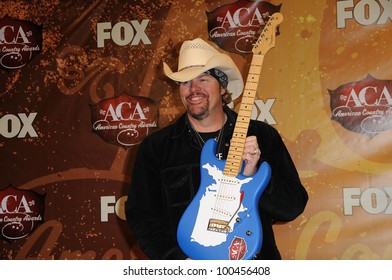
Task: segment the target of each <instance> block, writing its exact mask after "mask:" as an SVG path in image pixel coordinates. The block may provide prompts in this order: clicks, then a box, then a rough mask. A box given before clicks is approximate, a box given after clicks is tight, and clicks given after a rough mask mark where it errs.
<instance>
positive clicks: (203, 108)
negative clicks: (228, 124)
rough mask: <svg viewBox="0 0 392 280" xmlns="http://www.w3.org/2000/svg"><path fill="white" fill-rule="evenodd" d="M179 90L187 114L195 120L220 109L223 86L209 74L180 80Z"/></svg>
mask: <svg viewBox="0 0 392 280" xmlns="http://www.w3.org/2000/svg"><path fill="white" fill-rule="evenodd" d="M179 91H180V97H181V101H182V103H183V104H184V106H185V108H186V110H187V111H188V114H190V115H191V116H192V117H193V118H195V119H197V120H203V119H205V118H207V117H208V116H209V115H210V114H211V113H213V112H214V110H222V94H223V93H224V88H223V87H222V86H221V85H220V84H219V82H218V80H216V79H215V78H214V77H212V76H210V75H207V74H204V73H203V74H200V75H199V76H198V77H196V78H194V79H193V80H191V81H188V82H181V83H180V88H179Z"/></svg>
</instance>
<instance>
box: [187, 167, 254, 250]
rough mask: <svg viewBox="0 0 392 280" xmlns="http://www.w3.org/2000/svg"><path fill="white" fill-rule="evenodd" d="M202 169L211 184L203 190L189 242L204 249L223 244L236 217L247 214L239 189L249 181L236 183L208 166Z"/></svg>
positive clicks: (236, 180) (231, 178)
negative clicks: (204, 247) (210, 178)
mask: <svg viewBox="0 0 392 280" xmlns="http://www.w3.org/2000/svg"><path fill="white" fill-rule="evenodd" d="M202 168H203V169H205V170H206V171H207V172H208V176H211V177H212V178H213V181H214V182H213V183H212V184H211V185H209V186H208V187H207V188H206V189H205V192H204V194H203V195H202V197H201V199H200V207H199V210H198V213H197V219H196V222H195V226H194V228H193V231H192V236H191V240H192V241H194V242H197V243H199V244H201V245H203V246H216V245H219V244H221V243H223V242H225V241H226V238H227V233H230V232H232V230H233V228H234V223H235V222H236V220H238V213H239V212H243V211H246V208H245V207H244V205H243V204H242V199H241V197H242V196H243V195H244V194H243V193H242V194H241V186H242V184H244V183H248V182H249V181H251V180H252V178H246V179H243V180H239V179H237V178H233V177H227V176H225V175H223V172H222V170H219V169H218V167H216V166H211V165H210V164H209V163H206V164H204V165H203V166H202ZM206 171H204V172H206ZM202 176H203V175H202ZM205 176H207V175H205Z"/></svg>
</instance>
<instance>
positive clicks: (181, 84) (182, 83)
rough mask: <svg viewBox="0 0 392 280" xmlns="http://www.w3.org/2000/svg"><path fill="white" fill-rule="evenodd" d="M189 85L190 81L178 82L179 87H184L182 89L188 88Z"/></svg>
mask: <svg viewBox="0 0 392 280" xmlns="http://www.w3.org/2000/svg"><path fill="white" fill-rule="evenodd" d="M190 84H191V82H190V81H186V82H180V86H184V87H186V86H189V85H190Z"/></svg>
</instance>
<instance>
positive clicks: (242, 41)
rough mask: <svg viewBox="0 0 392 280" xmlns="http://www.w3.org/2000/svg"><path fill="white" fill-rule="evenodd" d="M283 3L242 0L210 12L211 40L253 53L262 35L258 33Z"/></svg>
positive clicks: (235, 49) (228, 48)
mask: <svg viewBox="0 0 392 280" xmlns="http://www.w3.org/2000/svg"><path fill="white" fill-rule="evenodd" d="M280 6H281V5H279V6H274V5H272V4H271V3H268V2H264V1H249V0H239V1H237V2H235V3H233V4H228V5H223V6H221V7H218V8H216V9H215V10H213V11H211V12H207V19H208V33H209V39H210V40H211V41H213V42H215V43H216V44H217V45H218V46H219V47H220V48H222V49H224V50H227V51H229V52H233V53H241V54H247V53H250V52H251V51H252V48H253V44H254V42H255V41H256V39H257V38H258V37H259V35H260V34H259V33H258V32H259V31H260V29H261V28H263V27H264V26H265V24H266V23H267V22H268V19H269V17H270V16H271V15H272V14H274V13H276V12H279V11H280ZM277 34H279V29H277Z"/></svg>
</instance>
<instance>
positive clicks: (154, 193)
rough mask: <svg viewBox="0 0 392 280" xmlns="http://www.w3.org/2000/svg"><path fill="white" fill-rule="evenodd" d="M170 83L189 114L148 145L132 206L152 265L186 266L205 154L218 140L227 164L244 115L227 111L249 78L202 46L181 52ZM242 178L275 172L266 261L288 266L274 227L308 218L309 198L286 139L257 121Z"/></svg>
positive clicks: (263, 211)
mask: <svg viewBox="0 0 392 280" xmlns="http://www.w3.org/2000/svg"><path fill="white" fill-rule="evenodd" d="M164 72H165V75H166V76H167V77H169V78H170V79H172V80H174V81H176V82H177V83H178V84H179V94H180V98H181V101H182V103H183V105H184V106H185V108H186V112H185V113H184V114H183V115H182V116H181V117H180V118H179V119H178V120H177V121H176V122H175V123H174V124H172V125H169V126H167V127H165V128H162V129H161V130H159V131H157V132H155V133H153V134H151V135H149V136H147V137H146V138H145V139H144V141H143V142H142V143H141V144H140V147H139V150H138V155H137V158H136V162H135V166H134V170H133V176H132V183H131V187H130V190H129V195H128V201H127V204H126V217H127V221H128V224H129V226H130V229H131V230H132V232H133V234H134V236H135V237H136V240H137V242H138V244H139V246H140V247H141V249H142V250H143V251H144V253H145V254H146V255H147V256H148V257H149V258H151V259H186V258H188V256H187V255H185V253H184V252H183V251H182V250H181V249H180V248H179V246H178V243H177V240H176V232H177V227H178V223H179V220H180V218H181V216H182V214H183V213H184V211H185V209H186V208H187V206H188V205H189V203H190V202H191V201H192V198H193V197H194V196H195V194H196V193H197V190H198V188H199V185H200V153H201V149H202V147H203V145H204V143H205V142H206V141H207V140H208V139H210V138H215V139H216V141H217V151H216V156H217V157H218V158H219V159H226V157H227V153H228V150H229V146H230V139H231V137H232V134H233V129H234V125H235V121H236V117H237V114H236V113H235V112H234V111H232V110H231V109H229V108H228V107H227V106H226V105H227V104H228V103H230V102H231V94H232V97H233V98H236V97H238V96H240V94H241V93H242V90H243V87H244V85H243V79H242V75H241V73H240V72H239V70H238V68H237V66H236V65H235V63H234V62H233V60H232V59H231V58H230V57H229V56H228V55H226V54H222V53H220V52H218V51H217V50H216V49H215V48H214V47H212V46H211V45H209V44H208V43H206V42H205V41H203V40H202V39H195V40H192V41H185V42H184V43H183V44H182V46H181V49H180V54H179V61H178V71H177V72H173V71H171V69H170V68H169V66H168V65H167V64H166V63H164ZM242 159H243V161H244V167H243V170H242V174H243V175H245V176H251V175H253V174H254V173H255V172H256V171H257V168H258V166H259V165H260V164H261V162H263V161H267V162H268V163H269V165H270V166H271V170H272V174H271V179H270V181H269V184H268V186H267V187H266V189H265V190H264V192H263V193H262V196H261V198H260V200H259V213H260V218H261V222H262V229H263V243H262V248H261V251H260V253H259V254H258V256H257V258H259V259H280V258H281V256H280V253H279V251H278V248H277V246H276V243H275V238H274V233H273V229H272V225H273V223H274V222H277V221H281V222H286V221H291V220H293V219H295V218H296V217H297V216H298V215H300V214H301V213H302V212H303V210H304V208H305V205H306V203H307V200H308V195H307V193H306V190H305V189H304V187H303V186H302V184H301V182H300V179H299V176H298V172H297V171H296V168H295V166H294V164H293V162H292V159H291V157H290V155H289V153H288V151H287V149H286V147H285V145H284V143H283V141H282V139H281V137H280V135H279V134H278V132H277V131H276V130H275V129H274V128H273V127H271V126H269V125H268V124H265V123H263V122H259V121H254V120H251V121H250V125H249V130H248V136H247V138H246V141H245V147H244V151H243V157H242Z"/></svg>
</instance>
